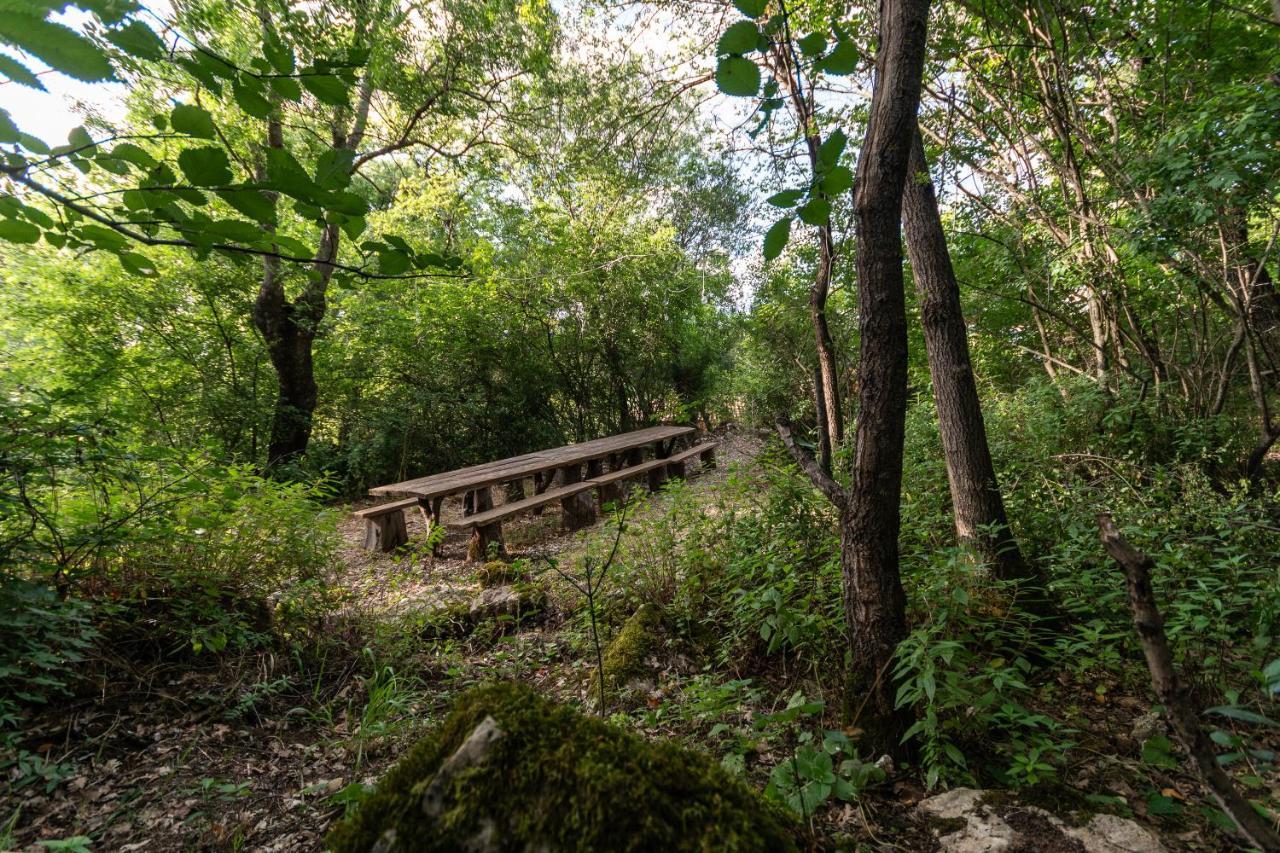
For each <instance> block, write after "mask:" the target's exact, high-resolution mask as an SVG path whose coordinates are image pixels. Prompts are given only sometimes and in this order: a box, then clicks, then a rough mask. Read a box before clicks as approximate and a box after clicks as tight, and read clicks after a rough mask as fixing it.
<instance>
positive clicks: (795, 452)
mask: <svg viewBox="0 0 1280 853" xmlns="http://www.w3.org/2000/svg"><path fill="white" fill-rule="evenodd" d="M777 427H778V436H779V437H780V438H781V439H782V443H783V444H784V445H786V448H787V452H788V453H790V454H791V458H792V459H794V460H795V463H796V464H797V465H799V466H800V470H802V471H804V473H805V474H806V475H807V476H808V477H809V482H811V483H813V485H814V487H815V488H816V489H817V490H818V491H820V492H822V494H823V495H824V496H826V499H827V500H829V501H831V503H832V504H833V505H835V507H836V508H837V509H840V510H843V509H844V508H845V506H846V504H847V503H848V501H849V497H848V494H847V493H846V492H845V490H844V487H843V486H841V485H840V484H839V483H837V482H836V481H835V480H834V479H832V478H831V475H830V474H828V473H827V472H826V471H823V470H822V468H821V467H820V466H819V465H818V460H816V459H814V458H813V454H811V453H809V452H808V451H807V450H805V449H804V448H803V447H801V446H800V445H798V444H796V438H795V435H794V434H793V433H792V425H791V422H790V421H787V420H785V419H783V418H779V419H778V423H777Z"/></svg>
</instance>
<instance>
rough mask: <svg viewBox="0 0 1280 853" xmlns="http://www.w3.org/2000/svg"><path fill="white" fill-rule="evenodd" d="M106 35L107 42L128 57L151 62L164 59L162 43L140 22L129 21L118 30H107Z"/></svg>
mask: <svg viewBox="0 0 1280 853" xmlns="http://www.w3.org/2000/svg"><path fill="white" fill-rule="evenodd" d="M106 35H107V41H109V42H111V43H112V44H114V45H115V46H116V47H118V48H120V49H121V50H123V51H124V52H125V53H127V54H129V55H130V56H135V57H137V58H138V59H149V60H151V61H153V62H154V61H157V60H161V59H164V58H165V48H164V42H162V41H160V37H159V36H158V35H156V33H155V30H153V29H151V28H150V27H148V26H147V25H146V24H144V23H142V22H141V21H130V22H129V23H127V24H125V25H124V26H123V27H121V28H120V29H118V30H107V34H106Z"/></svg>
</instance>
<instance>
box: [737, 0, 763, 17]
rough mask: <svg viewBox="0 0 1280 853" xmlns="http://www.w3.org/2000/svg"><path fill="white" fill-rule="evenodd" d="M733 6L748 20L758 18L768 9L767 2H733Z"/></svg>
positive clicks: (755, 0) (746, 0)
mask: <svg viewBox="0 0 1280 853" xmlns="http://www.w3.org/2000/svg"><path fill="white" fill-rule="evenodd" d="M733 5H734V6H736V7H737V9H738V11H739V12H741V13H742V14H744V15H746V16H747V17H748V18H758V17H760V16H761V15H763V14H764V10H765V9H766V8H768V6H769V0H733Z"/></svg>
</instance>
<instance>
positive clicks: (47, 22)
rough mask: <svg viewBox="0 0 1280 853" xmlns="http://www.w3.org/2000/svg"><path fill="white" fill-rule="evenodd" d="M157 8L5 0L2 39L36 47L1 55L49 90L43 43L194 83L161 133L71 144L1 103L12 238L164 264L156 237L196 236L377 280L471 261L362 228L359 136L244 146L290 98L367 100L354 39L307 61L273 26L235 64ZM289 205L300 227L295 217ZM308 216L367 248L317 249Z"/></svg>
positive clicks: (70, 59) (200, 250) (5, 212)
mask: <svg viewBox="0 0 1280 853" xmlns="http://www.w3.org/2000/svg"><path fill="white" fill-rule="evenodd" d="M69 6H75V7H78V8H80V9H82V10H83V11H85V12H88V13H91V14H92V16H93V18H92V19H91V21H90V23H89V24H88V25H87V26H86V27H85V28H84V32H83V33H81V32H77V31H76V30H74V29H72V28H71V27H69V26H66V25H65V24H63V23H60V22H58V21H57V20H54V19H52V18H51V17H50V16H51V15H52V14H53V13H55V12H58V11H61V10H63V9H65V8H67V7H69ZM146 14H149V13H148V12H147V11H146V10H145V9H144V8H143V7H142V6H141V5H140V4H139V3H137V2H136V0H77V2H75V3H71V4H68V3H56V2H44V0H39V2H28V0H21V2H19V0H0V42H3V43H4V44H5V45H7V46H9V47H11V48H15V49H16V50H17V51H19V52H20V54H21V55H22V56H23V60H21V61H20V60H19V59H14V58H11V57H8V56H0V74H3V75H4V76H6V77H8V78H9V80H10V82H11V83H14V84H18V85H23V86H28V87H31V88H34V89H43V88H44V87H43V84H42V83H41V80H40V74H39V73H37V71H35V70H33V67H32V65H29V64H28V61H27V60H26V58H27V57H30V58H32V59H35V60H39V61H40V62H42V63H44V64H45V65H47V66H49V68H50V69H51V70H53V71H57V72H61V73H63V74H66V75H68V76H70V77H74V78H76V79H78V80H81V81H85V82H105V81H121V80H129V79H131V75H133V74H134V73H136V72H137V70H138V69H139V68H153V69H154V70H156V71H161V72H164V73H166V74H173V73H174V72H175V71H176V72H177V74H178V77H179V82H178V84H177V86H176V88H177V89H178V90H180V91H182V92H183V93H185V94H184V95H183V96H182V99H181V100H180V101H177V100H174V101H170V102H169V103H162V104H160V105H158V106H157V107H155V108H153V109H152V110H151V114H150V115H149V121H150V124H151V127H152V129H153V130H154V132H149V133H138V132H136V130H135V131H132V132H127V133H125V132H121V133H113V132H107V133H105V134H104V133H101V132H99V133H97V134H94V133H91V132H90V131H89V130H88V129H86V128H84V127H78V128H76V129H75V130H73V131H72V132H71V133H70V135H69V137H68V140H67V142H66V144H63V145H57V146H51V145H49V144H47V143H46V142H45V141H43V140H41V139H39V138H37V137H35V136H33V135H32V134H30V133H26V132H24V131H23V130H22V129H21V128H20V127H19V125H18V123H17V122H16V121H15V120H14V117H13V116H11V115H10V114H9V113H8V112H6V111H4V110H0V145H3V146H4V149H3V164H2V165H0V175H2V176H3V177H4V178H7V179H8V180H9V181H10V182H11V183H12V184H13V185H16V187H17V188H20V190H19V191H18V192H15V193H11V194H7V195H5V196H4V197H3V198H2V199H0V239H4V240H8V241H11V242H16V243H27V244H30V243H36V242H38V241H40V240H42V239H43V240H44V241H45V242H46V243H48V244H49V245H51V246H54V247H58V248H64V247H65V248H68V249H73V250H77V251H102V252H108V253H111V254H113V255H115V256H116V257H117V258H118V259H119V260H120V263H121V264H122V265H123V266H124V267H125V269H126V270H128V271H129V272H132V273H134V274H138V275H154V274H155V272H156V270H155V267H154V264H153V263H152V262H151V261H150V260H149V259H148V258H147V256H146V255H145V254H144V253H143V252H142V251H140V248H141V247H145V246H178V247H185V248H188V249H190V250H192V251H193V252H194V253H195V255H196V256H197V257H199V258H203V257H206V256H207V255H208V254H209V253H210V252H213V251H219V252H224V253H230V254H234V255H248V256H262V257H268V258H277V259H280V260H283V261H287V262H293V263H300V264H316V265H318V266H322V267H324V268H328V269H329V270H330V271H334V270H341V271H344V272H347V273H351V274H354V275H357V276H360V277H366V278H388V277H407V276H417V275H431V274H450V273H453V272H456V271H458V270H460V269H461V266H462V264H461V261H460V259H458V258H454V257H446V256H444V254H443V253H440V252H433V251H426V250H418V249H415V248H414V247H412V246H410V245H409V244H408V243H407V242H406V241H405V240H403V239H398V238H390V237H383V238H380V239H372V238H371V239H365V240H364V241H362V242H358V243H357V242H355V241H357V240H359V239H360V237H361V236H362V235H363V234H364V232H365V230H366V228H367V216H368V214H369V212H370V209H371V201H370V199H371V197H373V198H376V195H375V194H374V193H373V192H371V191H367V190H366V191H361V189H359V188H357V187H355V186H353V185H352V178H353V176H354V174H355V173H356V170H357V168H358V166H357V164H358V163H360V162H361V161H360V159H359V153H358V151H356V150H355V148H354V146H351V147H349V146H348V141H347V140H343V139H339V138H336V137H335V139H334V141H333V143H332V144H331V145H330V146H328V147H325V148H324V149H323V150H322V151H321V153H320V154H319V155H318V156H317V157H315V159H314V164H313V165H312V166H311V167H309V168H308V167H307V166H304V165H303V163H302V162H300V160H299V159H298V156H300V155H301V154H302V153H303V150H302V149H303V148H305V146H299V147H297V148H295V150H296V151H297V152H298V154H297V155H295V153H293V151H291V150H290V149H289V148H288V147H285V146H284V145H271V146H268V147H266V148H265V150H264V151H262V152H261V153H260V154H249V155H245V154H243V152H240V151H238V150H237V148H236V147H235V145H234V144H233V142H232V140H238V139H241V138H243V132H242V131H241V130H240V128H241V127H243V125H245V124H246V123H249V124H252V123H254V122H265V123H267V124H271V123H279V122H280V121H281V120H282V116H283V115H284V114H285V111H286V110H287V109H292V110H300V111H305V112H308V113H317V112H322V111H326V110H327V111H331V112H333V113H334V114H335V115H346V116H351V115H352V114H353V113H358V110H359V106H358V105H356V106H353V91H354V90H358V88H359V87H360V85H361V80H362V78H363V77H364V76H365V75H367V74H368V68H367V66H368V63H369V60H370V51H369V49H368V48H365V47H361V46H359V45H349V46H346V47H345V48H339V49H335V50H334V51H332V52H331V53H330V54H329V55H326V56H322V57H315V58H312V59H311V60H310V61H309V62H307V63H306V64H305V65H304V64H301V63H300V61H299V58H298V57H297V56H296V53H295V50H294V48H293V47H292V46H291V45H290V44H287V43H286V42H285V41H284V40H283V39H282V38H281V37H280V36H278V35H277V34H276V33H275V32H274V31H273V30H271V29H270V28H267V29H266V30H265V31H264V33H263V36H262V43H261V45H260V51H259V55H256V56H253V57H251V58H249V59H248V60H247V61H242V62H240V63H237V62H236V61H233V60H232V59H230V58H228V57H226V56H223V55H221V54H219V53H218V52H216V51H214V50H212V49H210V48H209V47H206V46H204V45H200V44H195V43H192V42H190V41H189V40H186V39H185V38H184V37H182V36H179V35H177V34H176V30H174V29H173V28H171V27H169V26H167V25H166V26H164V27H162V32H163V33H164V34H165V35H164V38H162V37H161V35H160V34H158V33H157V31H156V30H155V29H153V28H152V27H151V26H149V25H148V24H147V23H146V22H145V21H144V20H143V16H144V15H146ZM162 23H163V22H162ZM148 64H151V65H150V66H149V65H148ZM172 90H173V89H172V88H170V91H172ZM357 100H358V99H357ZM365 109H367V104H366V105H365ZM307 159H310V158H307ZM284 204H287V205H288V207H289V208H291V209H292V212H293V214H295V215H296V217H297V220H298V223H299V227H293V228H288V227H284V226H283V225H282V218H281V212H282V208H283V205H284ZM308 226H310V227H319V228H320V229H322V230H323V229H325V228H328V227H333V228H337V229H340V230H341V232H342V233H343V234H344V235H345V236H346V237H347V238H348V239H349V240H351V241H352V242H353V245H354V246H355V247H356V248H357V249H358V257H357V258H353V259H351V260H350V261H349V262H345V261H344V262H339V261H338V259H337V258H336V257H334V256H332V254H330V255H329V256H326V255H325V254H324V253H323V252H318V251H317V250H316V248H315V243H314V239H313V240H311V241H308V240H306V239H305V238H306V236H307V235H306V233H305V230H306V228H307V227H308Z"/></svg>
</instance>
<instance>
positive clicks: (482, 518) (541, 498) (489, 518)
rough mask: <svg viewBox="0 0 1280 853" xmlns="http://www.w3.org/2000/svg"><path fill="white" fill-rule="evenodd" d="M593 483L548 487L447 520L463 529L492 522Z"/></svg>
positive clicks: (577, 490)
mask: <svg viewBox="0 0 1280 853" xmlns="http://www.w3.org/2000/svg"><path fill="white" fill-rule="evenodd" d="M595 485H596V484H595V483H593V482H592V481H590V480H586V481H583V482H581V483H574V484H573V485H572V486H562V487H561V488H558V489H548V490H547V491H545V492H543V493H542V494H540V495H534V496H533V497H531V498H525V499H524V500H522V501H516V502H515V503H509V504H503V505H502V506H499V507H494V508H493V509H491V510H488V511H486V512H479V513H476V514H475V515H469V516H467V517H466V518H463V519H460V520H458V521H453V522H449V526H450V527H454V528H457V529H459V530H465V529H467V528H470V527H477V526H484V525H487V524H493V523H494V522H496V521H501V520H502V519H504V518H507V517H508V516H512V515H516V514H518V513H521V512H524V511H525V510H527V509H533V508H534V507H538V506H544V505H545V504H549V503H555V502H556V501H558V500H562V499H564V498H567V497H570V496H572V495H576V494H578V493H579V492H585V491H587V490H589V489H594V488H595Z"/></svg>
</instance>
